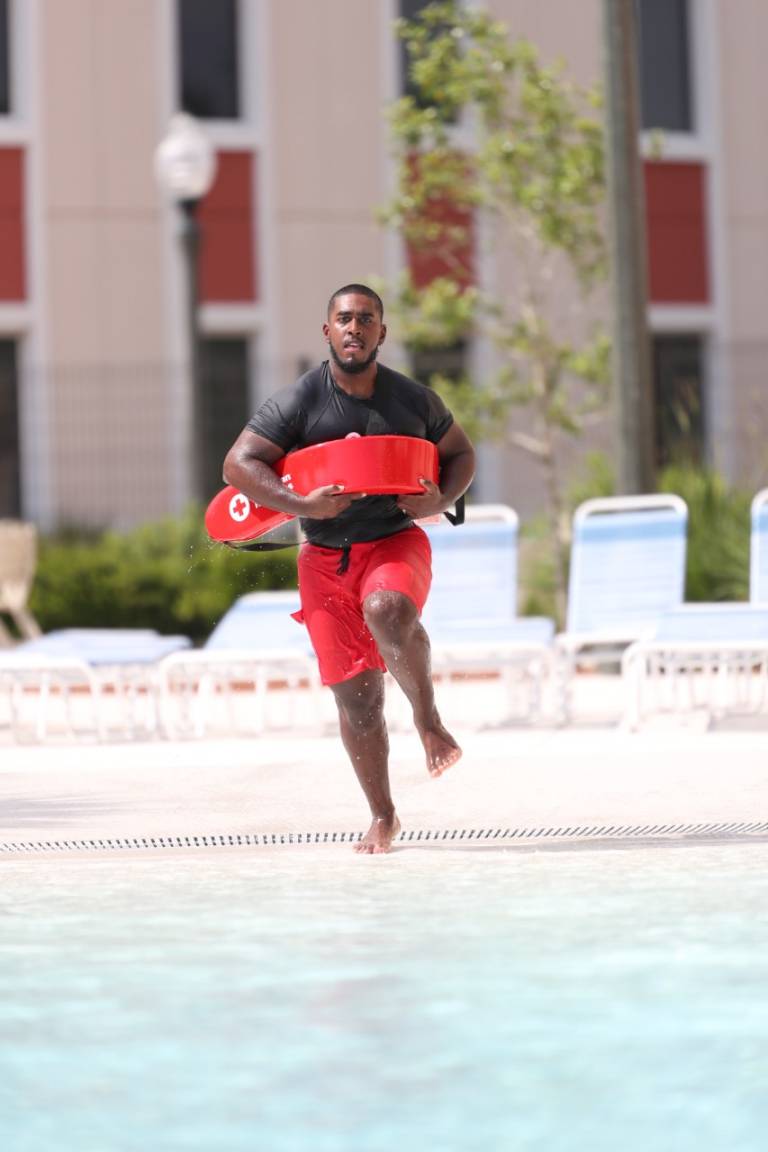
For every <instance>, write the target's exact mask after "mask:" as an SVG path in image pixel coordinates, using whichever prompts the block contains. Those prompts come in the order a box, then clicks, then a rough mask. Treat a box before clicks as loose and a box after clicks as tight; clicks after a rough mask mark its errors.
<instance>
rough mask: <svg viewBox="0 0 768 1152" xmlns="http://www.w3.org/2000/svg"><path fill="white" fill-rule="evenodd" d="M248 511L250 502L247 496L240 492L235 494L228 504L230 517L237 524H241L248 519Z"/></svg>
mask: <svg viewBox="0 0 768 1152" xmlns="http://www.w3.org/2000/svg"><path fill="white" fill-rule="evenodd" d="M249 511H250V500H249V499H248V497H247V496H243V494H242V492H237V493H236V494H235V495H234V496H233V497H232V499H231V500H230V502H229V514H230V516H231V517H232V519H233V520H235V521H236V522H237V523H238V524H242V522H243V520H247V519H248V513H249Z"/></svg>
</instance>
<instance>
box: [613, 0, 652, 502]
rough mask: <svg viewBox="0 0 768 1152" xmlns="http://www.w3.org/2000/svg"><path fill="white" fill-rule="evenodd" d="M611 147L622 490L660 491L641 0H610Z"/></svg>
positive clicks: (615, 352) (614, 327)
mask: <svg viewBox="0 0 768 1152" xmlns="http://www.w3.org/2000/svg"><path fill="white" fill-rule="evenodd" d="M603 35H604V41H605V88H606V145H607V147H606V153H607V161H608V188H609V205H610V229H611V252H612V264H613V295H614V308H613V334H614V341H613V366H614V378H615V384H616V410H617V424H618V444H619V469H618V471H619V475H618V482H619V491H620V492H625V493H636V492H652V491H653V489H654V412H653V408H654V394H653V387H652V383H651V367H650V344H649V335H648V319H647V295H648V290H647V272H646V264H645V260H646V256H645V205H644V197H643V185H642V168H641V162H640V158H639V156H638V134H639V113H638V80H637V27H636V14H635V8H634V0H603Z"/></svg>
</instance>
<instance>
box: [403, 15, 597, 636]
mask: <svg viewBox="0 0 768 1152" xmlns="http://www.w3.org/2000/svg"><path fill="white" fill-rule="evenodd" d="M398 30H399V33H400V35H401V37H402V38H403V40H404V42H405V45H406V50H407V57H408V61H409V90H410V94H409V95H406V96H404V97H403V98H402V99H401V100H399V101H398V102H397V103H396V104H395V105H394V107H393V109H392V110H391V127H392V135H393V140H394V144H395V150H396V153H397V156H398V180H397V189H396V194H395V196H394V197H393V200H392V202H391V203H390V204H389V205H388V206H387V208H386V209H385V210H384V211H383V213H382V219H383V220H384V221H385V222H386V223H387V224H388V225H390V226H391V227H394V228H395V229H397V230H398V231H399V233H400V234H401V236H402V238H403V240H404V242H405V245H406V247H407V250H408V253H409V258H410V259H409V262H410V266H411V270H410V271H409V272H408V273H406V275H405V276H404V277H403V279H402V280H401V282H400V283H399V285H398V286H397V288H396V290H395V292H394V296H393V310H394V312H395V316H396V318H397V319H398V321H399V329H400V335H401V337H402V340H403V342H404V344H405V345H406V346H407V347H408V348H410V349H411V350H413V351H417V352H418V351H422V350H425V349H434V348H440V347H445V346H446V345H448V346H450V345H453V344H456V343H457V342H459V341H461V340H464V339H467V338H469V337H471V336H476V335H485V336H488V337H489V338H490V339H491V341H492V342H493V344H494V345H495V347H496V348H497V350H498V352H499V354H500V355H499V357H498V361H499V364H500V368H499V370H498V372H496V374H495V375H494V376H493V378H489V379H483V380H470V379H468V378H462V379H449V378H448V377H447V376H445V375H442V376H441V375H440V374H436V375H435V376H434V377H433V378H432V379H431V380H430V383H431V384H432V385H433V386H434V387H436V388H437V389H438V390H439V391H440V392H441V393H442V394H443V395H444V396H445V398H446V400H447V401H448V403H449V404H450V406H451V407H452V409H453V410H454V412H455V413H456V415H457V418H458V419H459V420H460V421H461V422H462V423H463V424H464V425H465V427H466V428H467V430H468V431H469V432H470V434H472V435H473V436H474V437H476V438H478V439H481V440H483V439H484V440H505V441H506V442H507V443H514V444H516V445H518V446H521V447H522V448H524V449H525V450H526V451H528V452H530V453H532V454H533V455H534V456H535V457H536V459H537V460H538V461H539V463H540V466H541V468H542V470H543V474H544V478H545V483H546V489H547V494H548V502H549V508H548V516H549V520H550V527H551V539H552V545H553V558H554V563H555V573H556V586H557V589H558V595H557V599H558V611H559V613H560V614H562V612H563V608H564V599H565V583H566V576H565V548H564V544H565V541H564V539H563V537H564V533H565V531H566V527H565V525H566V517H565V508H564V496H563V489H564V481H565V478H564V477H562V476H561V475H560V472H559V469H558V445H559V442H560V438H561V437H562V436H563V435H566V436H573V437H575V436H578V435H579V433H580V432H581V431H582V429H583V428H584V426H585V424H586V423H587V422H588V421H589V420H590V419H593V418H594V414H595V413H596V412H597V411H599V410H600V409H601V408H602V407H604V404H605V400H606V390H607V381H608V374H609V359H610V350H609V342H608V339H607V337H606V335H605V334H604V332H603V331H602V330H601V329H600V328H599V327H597V326H596V325H591V326H590V325H589V324H588V323H586V321H585V312H586V309H585V304H586V303H587V301H588V299H589V297H590V295H591V293H592V292H593V290H594V288H595V287H596V285H597V284H598V283H599V282H600V281H601V280H602V279H603V278H604V276H605V273H606V251H605V237H604V223H603V215H602V213H603V205H604V200H605V177H604V137H603V124H602V119H601V116H600V112H599V106H600V99H599V95H598V92H597V91H596V90H595V89H585V88H582V87H579V86H577V85H575V84H573V83H571V82H569V81H568V79H567V78H566V76H565V72H564V67H563V65H562V64H556V65H553V66H545V65H544V64H543V63H542V62H541V61H540V59H539V57H538V55H537V52H536V50H535V48H534V47H533V46H532V45H531V44H530V43H527V42H526V41H524V40H517V41H513V40H512V39H511V38H510V34H509V30H508V29H507V27H506V26H505V25H504V24H501V23H499V22H497V21H495V20H493V19H492V18H491V16H490V15H488V14H487V13H486V12H484V11H482V10H478V9H474V8H473V9H465V8H464V7H463V6H461V5H460V4H458V3H455V2H453V0H449V2H440V3H435V4H431V5H429V6H428V7H427V8H425V9H423V10H422V12H421V13H420V15H419V17H418V18H417V19H415V20H413V21H399V22H398ZM478 219H482V220H483V221H484V226H485V232H486V233H489V234H491V235H492V239H493V245H494V247H495V248H496V249H497V250H502V249H503V250H506V251H508V252H512V253H514V256H515V260H516V270H517V276H516V279H517V283H516V286H515V287H516V297H515V299H514V300H503V299H500V298H499V297H498V295H495V294H493V292H489V291H488V290H487V289H486V288H484V286H482V285H477V284H475V283H474V279H473V270H472V265H473V249H474V246H475V244H476V242H477V236H476V233H477V228H476V222H477V221H478ZM425 258H428V261H429V262H428V265H425V264H424V260H425ZM420 261H421V262H422V263H421V265H420V263H419V262H420ZM564 280H565V282H566V283H567V284H570V286H571V289H572V291H571V295H572V297H573V302H574V306H575V311H578V312H579V313H580V314H581V316H582V319H581V320H580V321H579V322H578V323H577V324H573V323H571V322H570V320H571V318H566V319H567V320H568V323H567V324H566V325H564V324H563V317H562V315H561V313H562V303H563V298H564V295H566V293H564V292H563V288H562V283H563V281H564ZM556 287H559V291H557V292H556V291H555V289H556ZM555 300H558V301H559V304H558V307H557V309H556V308H555ZM564 328H565V329H566V330H564ZM585 330H586V334H584V332H585ZM574 333H577V335H574ZM579 333H580V335H579ZM516 406H523V407H525V408H526V409H527V410H528V412H529V414H530V416H529V427H527V428H526V429H525V430H523V429H521V428H516V427H513V426H512V422H511V419H510V417H511V409H512V408H513V407H516Z"/></svg>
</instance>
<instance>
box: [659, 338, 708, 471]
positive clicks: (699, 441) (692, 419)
mask: <svg viewBox="0 0 768 1152" xmlns="http://www.w3.org/2000/svg"><path fill="white" fill-rule="evenodd" d="M653 374H654V389H655V398H656V463H657V465H658V466H659V467H662V468H663V467H665V466H666V465H667V464H691V465H694V466H696V467H698V466H701V465H702V464H703V463H704V455H705V453H704V436H705V416H706V413H705V412H704V349H703V342H702V338H701V336H697V335H690V334H684V335H683V334H680V335H672V334H670V335H667V334H665V335H663V336H662V335H657V336H655V337H654V340H653Z"/></svg>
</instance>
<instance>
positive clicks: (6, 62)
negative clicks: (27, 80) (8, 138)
mask: <svg viewBox="0 0 768 1152" xmlns="http://www.w3.org/2000/svg"><path fill="white" fill-rule="evenodd" d="M10 111H11V47H10V28H9V21H8V0H0V116H7V115H8V113H9V112H10Z"/></svg>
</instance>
